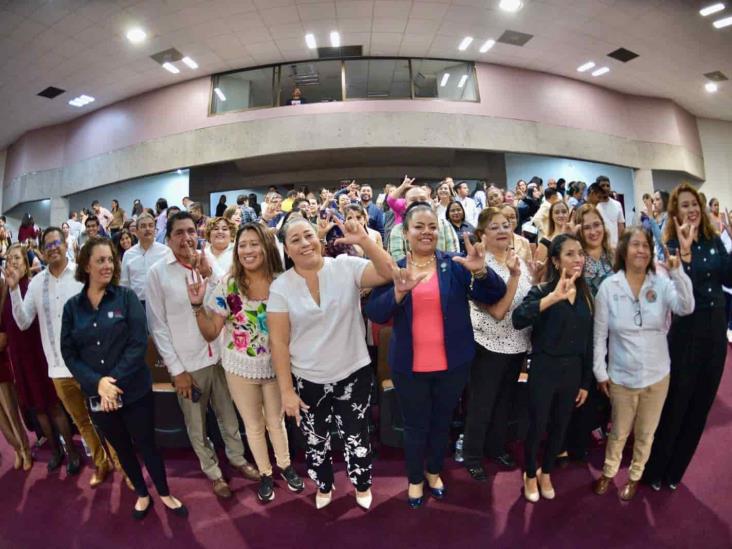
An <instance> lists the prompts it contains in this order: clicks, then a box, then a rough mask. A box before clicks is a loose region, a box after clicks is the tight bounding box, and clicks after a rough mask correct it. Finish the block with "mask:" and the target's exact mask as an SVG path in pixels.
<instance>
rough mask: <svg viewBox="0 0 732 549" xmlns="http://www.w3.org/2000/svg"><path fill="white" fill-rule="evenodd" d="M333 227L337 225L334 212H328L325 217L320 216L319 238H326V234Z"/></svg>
mask: <svg viewBox="0 0 732 549" xmlns="http://www.w3.org/2000/svg"><path fill="white" fill-rule="evenodd" d="M333 227H335V223H333V212H327V214H326V216H325V219H323V218H322V217H318V238H320V239H323V238H325V235H327V234H328V232H330V230H331V229H332V228H333Z"/></svg>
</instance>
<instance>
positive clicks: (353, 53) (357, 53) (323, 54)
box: [318, 46, 363, 59]
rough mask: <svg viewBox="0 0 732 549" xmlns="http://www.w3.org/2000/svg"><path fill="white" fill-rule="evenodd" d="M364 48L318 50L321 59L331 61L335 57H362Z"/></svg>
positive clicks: (347, 47)
mask: <svg viewBox="0 0 732 549" xmlns="http://www.w3.org/2000/svg"><path fill="white" fill-rule="evenodd" d="M362 55H363V46H341V47H339V48H318V57H319V58H320V59H331V58H333V57H361V56H362Z"/></svg>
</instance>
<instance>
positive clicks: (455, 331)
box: [366, 251, 506, 373]
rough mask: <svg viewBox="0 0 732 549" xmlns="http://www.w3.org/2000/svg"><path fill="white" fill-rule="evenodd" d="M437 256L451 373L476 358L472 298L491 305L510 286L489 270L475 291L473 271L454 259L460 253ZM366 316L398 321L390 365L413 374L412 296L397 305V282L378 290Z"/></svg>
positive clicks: (372, 318) (401, 263)
mask: <svg viewBox="0 0 732 549" xmlns="http://www.w3.org/2000/svg"><path fill="white" fill-rule="evenodd" d="M436 254H437V276H438V285H439V287H440V301H441V303H442V320H443V326H444V332H445V352H446V354H447V368H448V370H456V369H459V368H466V367H467V366H468V365H469V364H470V362H471V361H472V360H473V356H474V355H475V343H474V340H473V325H472V323H471V322H470V305H469V304H468V299H469V298H470V299H474V300H476V301H480V302H481V303H486V304H488V305H490V304H492V303H495V302H497V301H498V300H500V299H501V298H502V297H503V295H504V294H505V293H506V284H505V283H504V282H503V279H502V278H501V277H500V276H498V275H497V274H496V273H495V272H493V271H492V270H491V269H488V275H487V276H486V277H485V278H484V279H482V280H475V281H474V282H473V285H472V288H471V284H470V282H471V279H472V276H471V275H470V272H469V271H468V270H467V269H466V268H465V267H463V266H462V265H460V264H459V263H455V262H454V261H453V260H452V258H453V256H455V255H458V254H455V253H445V252H440V251H437V252H436ZM397 264H398V265H399V267H404V266H405V265H406V258H405V259H402V260H400V261H399V262H398V263H397ZM366 315H367V316H368V317H369V318H370V319H371V320H372V321H373V322H377V323H379V324H384V323H386V322H388V321H389V320H391V319H392V318H393V319H394V328H393V331H392V333H391V343H390V345H389V366H390V367H391V369H392V371H395V372H400V373H411V372H412V362H413V353H414V351H413V347H412V295H411V293H410V294H407V295H406V296H405V297H404V299H402V301H401V303H397V302H396V298H395V296H394V283H391V284H387V285H386V286H380V287H378V288H374V290H373V292H371V298H370V299H369V302H368V303H367V305H366Z"/></svg>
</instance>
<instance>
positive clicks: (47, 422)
mask: <svg viewBox="0 0 732 549" xmlns="http://www.w3.org/2000/svg"><path fill="white" fill-rule="evenodd" d="M7 263H8V265H9V266H11V267H13V268H14V269H15V270H16V271H17V272H18V273H20V276H21V279H20V281H19V283H18V286H19V287H20V293H21V294H22V295H23V297H25V293H26V291H28V284H29V283H30V277H29V276H28V273H29V272H30V269H29V265H28V255H27V254H26V250H25V247H24V246H23V245H21V244H13V245H12V246H11V247H10V248H9V249H8V256H7ZM2 301H3V303H2V323H3V326H4V328H5V333H6V334H7V338H8V355H9V357H10V363H11V367H12V371H13V378H14V379H15V389H16V391H17V394H18V403H19V404H20V407H21V409H23V410H29V411H32V412H34V413H35V416H36V419H37V420H38V424H39V426H40V427H41V430H42V431H43V435H44V436H45V437H46V439H48V443H49V445H50V447H51V451H52V452H53V455H52V457H51V459H50V461H49V462H48V470H49V471H53V470H54V469H57V468H58V467H59V466H60V465H61V461H62V460H63V456H64V453H63V450H62V449H61V446H60V444H59V440H58V438H57V437H56V435H55V434H54V432H53V426H55V427H56V429H57V431H58V432H59V433H60V434H61V436H63V437H64V440H72V437H73V435H72V432H71V424H70V423H69V419H68V417H67V416H66V413H65V412H64V409H63V406H62V405H61V402H60V401H59V399H58V397H57V396H56V390H55V389H54V386H53V383H52V382H51V379H50V378H49V377H48V364H47V363H46V357H45V355H44V354H43V346H42V344H41V332H40V328H39V327H38V319H36V320H34V321H33V324H31V326H30V328H28V329H27V330H25V331H23V330H20V329H19V328H18V325H17V324H16V323H15V319H14V318H13V310H12V305H11V303H10V299H9V298H8V295H7V289H6V288H3V292H2ZM52 422H53V426H52Z"/></svg>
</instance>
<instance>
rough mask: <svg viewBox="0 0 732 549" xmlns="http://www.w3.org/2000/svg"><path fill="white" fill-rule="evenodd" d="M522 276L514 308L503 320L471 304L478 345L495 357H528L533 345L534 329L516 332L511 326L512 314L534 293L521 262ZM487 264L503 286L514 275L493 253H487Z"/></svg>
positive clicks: (524, 266)
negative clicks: (516, 355)
mask: <svg viewBox="0 0 732 549" xmlns="http://www.w3.org/2000/svg"><path fill="white" fill-rule="evenodd" d="M519 262H520V264H521V276H520V277H519V283H518V287H517V288H516V294H515V295H514V296H513V301H512V302H511V306H510V308H509V309H508V312H507V313H506V316H505V317H503V320H496V319H495V318H493V317H492V316H491V315H490V314H489V313H488V312H487V311H485V310H483V309H481V308H479V307H478V306H477V305H476V304H475V303H473V302H471V303H470V319H471V320H472V322H473V332H474V334H475V341H476V342H477V343H479V344H480V345H482V346H483V347H484V348H486V349H487V350H489V351H491V352H493V353H500V354H505V355H511V354H518V353H525V352H527V351H528V350H529V346H530V344H531V328H524V329H523V330H517V329H516V328H514V327H513V323H512V322H511V314H512V313H513V310H514V309H515V308H516V307H518V306H519V305H520V304H521V302H522V301H523V300H524V297H526V295H527V294H528V293H529V290H530V289H531V275H530V274H529V269H528V267H527V266H526V263H524V261H523V260H522V259H520V258H519ZM485 264H486V265H487V266H488V267H490V268H491V269H493V270H494V271H495V272H496V274H498V276H500V277H501V278H502V279H503V281H504V282H506V283H508V279H509V277H510V275H511V273H510V272H509V270H508V267H506V266H505V265H504V264H502V263H499V262H498V261H497V260H496V258H495V257H494V256H493V254H491V253H486V259H485Z"/></svg>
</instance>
